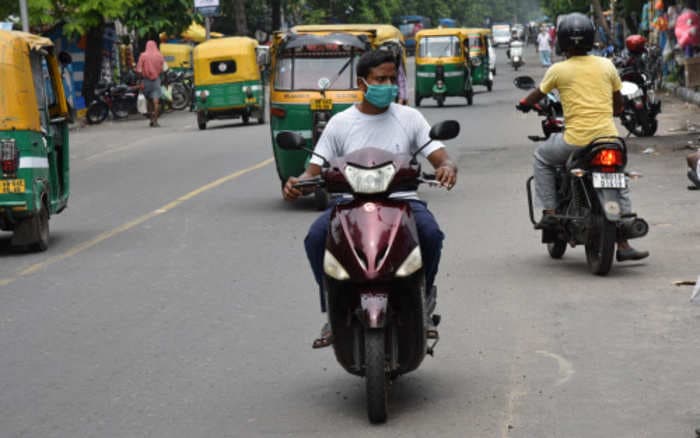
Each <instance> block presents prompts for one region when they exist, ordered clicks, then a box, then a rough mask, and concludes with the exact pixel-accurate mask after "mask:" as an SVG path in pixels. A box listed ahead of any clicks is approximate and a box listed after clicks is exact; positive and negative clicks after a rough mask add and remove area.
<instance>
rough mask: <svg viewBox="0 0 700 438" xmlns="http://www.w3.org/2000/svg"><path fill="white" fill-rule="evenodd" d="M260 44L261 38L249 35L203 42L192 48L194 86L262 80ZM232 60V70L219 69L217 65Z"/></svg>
mask: <svg viewBox="0 0 700 438" xmlns="http://www.w3.org/2000/svg"><path fill="white" fill-rule="evenodd" d="M257 47H258V42H257V41H256V40H254V39H253V38H248V37H228V38H219V39H215V40H208V41H205V42H203V43H201V44H200V45H198V46H197V47H195V48H194V52H193V58H194V82H195V86H199V85H216V84H226V83H230V82H240V81H252V80H260V68H259V66H258V62H257V54H256V50H255V49H256V48H257ZM230 62H233V72H232V73H221V72H219V71H217V70H216V69H217V65H224V66H226V65H227V64H226V63H230ZM229 65H230V64H229ZM224 71H225V70H224Z"/></svg>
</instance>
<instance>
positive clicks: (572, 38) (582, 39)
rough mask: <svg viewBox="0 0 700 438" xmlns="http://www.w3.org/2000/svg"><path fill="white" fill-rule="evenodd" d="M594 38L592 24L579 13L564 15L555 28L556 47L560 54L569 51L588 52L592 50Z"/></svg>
mask: <svg viewBox="0 0 700 438" xmlns="http://www.w3.org/2000/svg"><path fill="white" fill-rule="evenodd" d="M594 36H595V28H594V27H593V22H592V21H591V19H590V18H588V17H586V16H585V15H583V14H581V13H580V12H573V13H571V14H567V15H564V16H563V17H562V18H561V21H559V25H558V26H557V45H558V46H559V50H561V51H562V52H566V51H567V50H569V49H577V50H581V51H584V52H588V51H590V50H591V49H592V48H593V39H594Z"/></svg>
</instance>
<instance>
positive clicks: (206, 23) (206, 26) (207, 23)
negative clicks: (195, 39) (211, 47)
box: [204, 15, 211, 40]
mask: <svg viewBox="0 0 700 438" xmlns="http://www.w3.org/2000/svg"><path fill="white" fill-rule="evenodd" d="M204 29H205V33H204V39H205V40H208V39H209V35H210V34H211V17H209V16H208V15H207V16H206V17H204Z"/></svg>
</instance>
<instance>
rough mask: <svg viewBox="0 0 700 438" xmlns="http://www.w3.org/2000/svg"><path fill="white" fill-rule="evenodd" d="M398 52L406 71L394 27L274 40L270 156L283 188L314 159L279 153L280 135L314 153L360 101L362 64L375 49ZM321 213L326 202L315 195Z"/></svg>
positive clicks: (338, 28)
mask: <svg viewBox="0 0 700 438" xmlns="http://www.w3.org/2000/svg"><path fill="white" fill-rule="evenodd" d="M388 45H393V47H394V48H395V47H398V48H399V50H400V52H401V56H400V58H401V59H400V60H399V62H400V65H401V66H402V67H403V68H404V70H403V71H404V72H405V71H406V70H405V49H404V46H403V35H402V34H401V32H400V31H399V30H398V29H397V28H395V27H394V26H390V25H371V24H367V25H363V24H354V25H353V24H347V25H346V24H342V25H304V26H296V27H294V28H292V29H291V31H289V32H278V33H276V34H275V35H274V38H273V44H272V47H271V49H270V54H271V68H270V73H271V75H270V87H271V88H270V131H271V134H272V150H273V154H274V157H275V163H276V166H277V174H278V176H279V178H280V182H281V184H284V183H285V182H286V181H287V179H288V178H289V177H291V176H298V175H300V174H301V173H302V172H303V171H304V169H305V168H306V166H307V165H308V162H309V159H310V158H311V155H310V154H309V153H308V152H305V151H289V150H283V149H281V148H279V146H278V145H277V140H276V136H277V134H278V133H279V132H280V131H293V132H296V133H299V134H301V135H302V136H303V137H305V138H306V139H307V142H308V146H309V148H313V147H314V146H315V145H316V142H317V141H318V139H319V138H320V137H321V133H322V132H323V129H324V128H325V126H326V124H327V123H328V121H329V120H330V118H331V117H332V116H333V115H334V114H336V113H338V112H340V111H342V110H344V109H346V108H348V107H349V106H350V105H352V104H354V103H357V102H360V101H362V92H361V91H360V90H359V89H358V87H357V77H356V75H355V68H356V63H357V60H358V58H359V57H360V56H361V55H362V53H364V52H365V51H367V50H370V49H371V48H380V47H383V46H388ZM314 198H315V204H316V208H317V209H319V210H320V209H324V208H325V207H326V205H327V202H328V197H327V195H326V193H325V191H323V190H322V189H318V190H316V192H315V194H314Z"/></svg>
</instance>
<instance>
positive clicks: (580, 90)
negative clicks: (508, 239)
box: [517, 13, 649, 262]
mask: <svg viewBox="0 0 700 438" xmlns="http://www.w3.org/2000/svg"><path fill="white" fill-rule="evenodd" d="M594 32H595V30H594V27H593V23H592V22H591V20H590V19H589V18H588V17H586V16H585V15H584V14H581V13H572V14H568V15H565V16H564V17H563V18H562V19H561V21H560V22H559V26H558V27H557V45H558V46H559V49H560V50H561V52H562V53H565V54H566V58H567V59H566V60H565V61H563V62H560V63H557V64H554V65H553V66H551V67H550V68H549V69H548V70H547V72H546V73H545V76H544V78H543V79H542V82H541V84H540V86H539V88H535V89H534V90H533V91H532V92H531V93H530V94H529V95H528V96H527V97H525V98H523V99H522V100H520V103H519V104H518V106H517V108H518V109H519V110H521V111H529V110H530V108H532V107H533V106H534V105H537V102H539V101H540V100H541V99H542V98H544V97H545V96H546V95H547V93H549V92H550V91H552V89H554V88H556V89H557V90H559V94H560V97H561V103H562V106H563V109H564V118H565V119H566V130H565V132H564V133H563V134H562V133H557V134H554V135H552V136H550V138H549V139H548V140H547V141H545V142H543V143H541V144H540V145H539V146H538V147H537V149H536V150H535V162H534V166H533V167H534V177H535V192H536V194H537V198H538V200H539V201H540V203H541V204H542V206H543V208H544V211H543V216H542V219H541V220H540V222H539V223H538V224H537V225H536V226H535V228H536V229H542V228H546V227H549V226H552V225H554V224H556V219H554V217H553V216H552V215H553V214H554V213H555V208H556V191H555V176H556V167H557V166H561V165H563V164H564V163H566V160H567V159H568V158H569V155H570V154H571V153H572V152H573V151H575V150H576V149H578V148H580V147H585V146H587V145H588V144H589V143H590V142H591V141H592V140H593V139H595V138H598V137H603V136H618V132H617V128H616V127H615V123H614V120H613V112H614V113H615V114H620V113H621V112H622V110H623V99H622V95H621V94H620V89H621V88H622V83H621V81H620V78H619V76H618V74H617V71H616V69H615V66H614V65H613V63H612V62H611V61H610V60H608V59H607V58H601V57H598V56H592V55H589V54H588V52H589V51H590V50H591V49H592V48H593V39H594ZM620 198H621V202H620V208H621V211H622V214H623V215H625V214H631V213H632V204H631V202H630V199H629V189H623V190H621V191H620ZM647 256H649V252H647V251H638V250H636V249H634V248H632V247H631V246H630V245H629V243H628V242H627V240H626V239H621V240H619V241H618V242H617V260H618V261H620V262H622V261H625V260H640V259H643V258H645V257H647Z"/></svg>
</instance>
